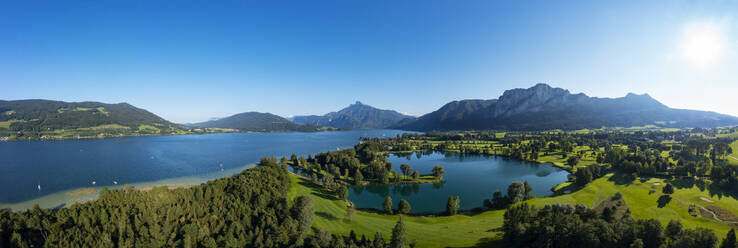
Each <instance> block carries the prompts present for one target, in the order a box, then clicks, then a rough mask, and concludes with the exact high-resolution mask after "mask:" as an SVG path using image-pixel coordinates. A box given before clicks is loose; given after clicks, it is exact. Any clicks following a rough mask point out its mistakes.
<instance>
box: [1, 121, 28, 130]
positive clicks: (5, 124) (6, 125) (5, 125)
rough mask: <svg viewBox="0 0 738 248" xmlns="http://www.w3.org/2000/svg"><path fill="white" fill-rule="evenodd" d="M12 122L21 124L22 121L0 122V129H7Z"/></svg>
mask: <svg viewBox="0 0 738 248" xmlns="http://www.w3.org/2000/svg"><path fill="white" fill-rule="evenodd" d="M13 122H23V121H22V120H9V121H0V128H5V129H9V128H10V124H13Z"/></svg>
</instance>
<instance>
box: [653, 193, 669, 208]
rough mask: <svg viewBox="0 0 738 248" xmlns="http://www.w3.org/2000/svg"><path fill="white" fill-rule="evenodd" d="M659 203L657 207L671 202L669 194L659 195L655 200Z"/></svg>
mask: <svg viewBox="0 0 738 248" xmlns="http://www.w3.org/2000/svg"><path fill="white" fill-rule="evenodd" d="M656 202H657V203H658V204H659V206H658V207H659V208H663V207H666V204H669V202H671V196H669V195H662V196H660V197H659V199H658V200H657V201H656Z"/></svg>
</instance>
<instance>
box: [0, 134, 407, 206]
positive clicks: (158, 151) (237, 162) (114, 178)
mask: <svg viewBox="0 0 738 248" xmlns="http://www.w3.org/2000/svg"><path fill="white" fill-rule="evenodd" d="M403 132H404V131H398V130H354V131H340V132H315V133H226V134H207V135H174V136H139V137H121V138H112V139H99V140H62V141H19V142H0V209H3V208H11V209H26V208H30V207H32V206H33V204H36V203H37V204H39V205H40V206H41V207H44V208H48V207H62V206H65V205H68V204H70V203H72V202H78V201H84V200H89V199H92V198H95V197H96V195H95V194H92V195H86V196H77V197H72V196H69V195H68V193H70V192H71V191H73V190H75V189H79V188H87V187H92V188H97V189H99V188H101V187H110V188H113V187H122V185H123V184H131V185H133V186H135V187H144V186H151V185H163V184H199V183H203V182H206V181H207V180H211V179H216V178H221V177H226V176H230V175H233V174H236V173H239V172H240V171H242V170H244V169H246V168H248V167H251V166H253V164H254V163H257V162H258V161H259V159H260V158H262V157H266V156H277V157H281V156H286V157H289V156H290V155H291V154H293V153H294V154H297V155H304V156H307V155H308V154H315V153H320V152H326V151H335V150H336V149H337V148H338V149H345V148H349V147H353V146H354V145H356V144H357V143H358V142H359V138H360V137H395V136H396V135H397V134H400V133H403ZM39 186H40V189H39Z"/></svg>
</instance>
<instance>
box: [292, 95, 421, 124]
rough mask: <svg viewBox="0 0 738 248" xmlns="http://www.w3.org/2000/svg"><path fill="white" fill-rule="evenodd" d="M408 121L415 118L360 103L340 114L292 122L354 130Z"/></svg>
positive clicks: (301, 118)
mask: <svg viewBox="0 0 738 248" xmlns="http://www.w3.org/2000/svg"><path fill="white" fill-rule="evenodd" d="M406 119H414V117H412V116H408V115H403V114H400V113H398V112H397V111H394V110H384V109H378V108H374V107H372V106H369V105H365V104H363V103H361V102H359V101H357V102H356V103H354V104H351V105H349V106H348V107H346V108H344V109H341V110H339V111H338V112H331V113H328V114H325V115H322V116H318V115H307V116H295V117H292V121H294V122H296V123H301V124H312V125H318V126H329V127H337V128H353V129H373V128H387V127H389V126H393V125H396V124H397V123H399V122H400V121H403V120H406Z"/></svg>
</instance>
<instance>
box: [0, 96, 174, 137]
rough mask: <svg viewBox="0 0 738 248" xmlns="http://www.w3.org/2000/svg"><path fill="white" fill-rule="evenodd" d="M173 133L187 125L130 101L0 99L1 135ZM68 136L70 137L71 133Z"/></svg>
mask: <svg viewBox="0 0 738 248" xmlns="http://www.w3.org/2000/svg"><path fill="white" fill-rule="evenodd" d="M112 130H115V133H116V134H125V135H136V134H172V133H180V132H182V131H183V130H184V127H182V126H181V125H178V124H174V123H171V122H169V121H167V120H165V119H163V118H161V117H159V116H157V115H155V114H153V113H151V112H149V111H146V110H144V109H140V108H136V107H134V106H132V105H130V104H128V103H117V104H107V103H100V102H62V101H50V100H16V101H2V100H0V136H2V137H20V136H23V137H24V138H28V139H35V138H41V137H42V136H49V137H55V138H65V137H62V136H80V135H99V134H103V133H110V132H111V131H112ZM67 138H68V137H67Z"/></svg>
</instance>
